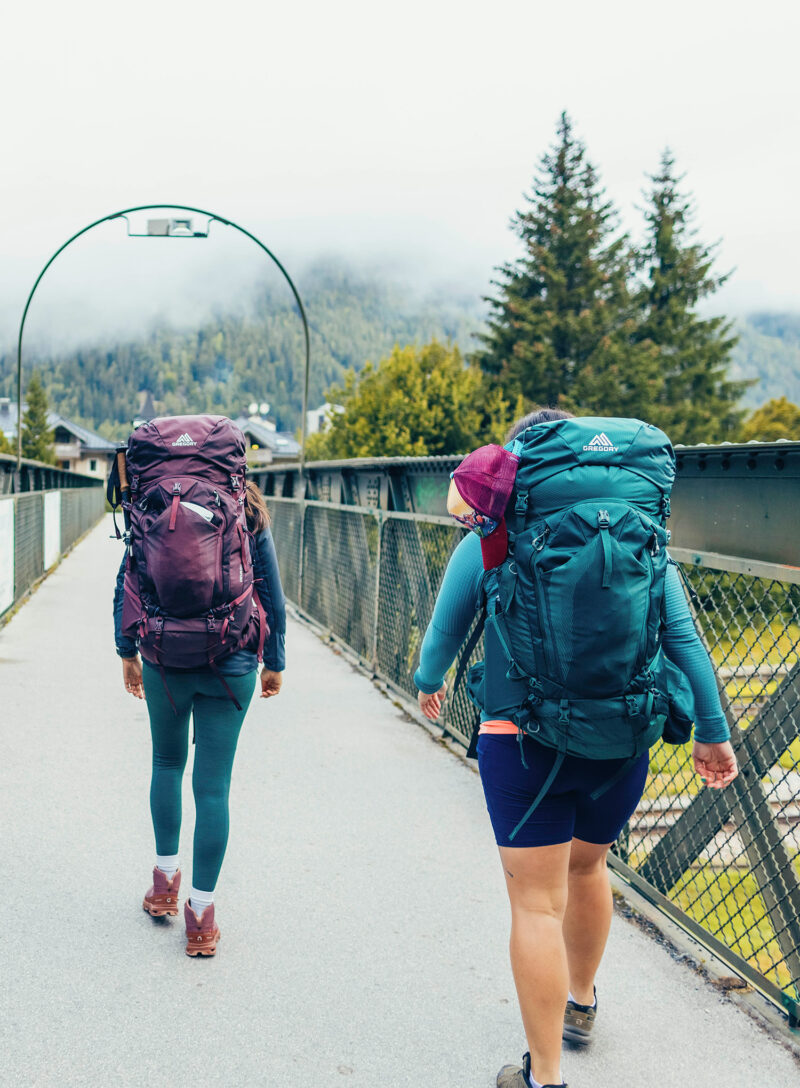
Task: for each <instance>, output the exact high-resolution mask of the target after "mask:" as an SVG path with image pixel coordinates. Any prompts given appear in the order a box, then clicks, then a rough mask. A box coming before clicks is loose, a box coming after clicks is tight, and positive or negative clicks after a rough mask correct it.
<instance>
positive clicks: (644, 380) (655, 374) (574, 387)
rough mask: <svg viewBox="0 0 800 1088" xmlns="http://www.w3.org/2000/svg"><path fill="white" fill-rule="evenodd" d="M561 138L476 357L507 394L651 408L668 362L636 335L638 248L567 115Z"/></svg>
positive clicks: (601, 409) (628, 410) (600, 407)
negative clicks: (621, 226)
mask: <svg viewBox="0 0 800 1088" xmlns="http://www.w3.org/2000/svg"><path fill="white" fill-rule="evenodd" d="M557 137H558V138H557V144H556V146H555V147H554V148H553V149H552V150H551V151H550V152H549V153H547V154H545V155H544V156H543V158H542V161H541V164H540V169H539V174H538V177H537V179H536V181H535V184H534V189H533V193H532V195H530V196H526V198H525V199H526V202H527V205H528V206H527V207H526V208H525V209H524V210H522V211H518V212H517V213H516V215H515V216H514V218H513V220H512V227H513V229H514V231H515V232H516V234H517V235H518V236H519V238H520V239H521V241H522V243H523V246H524V254H523V256H522V258H521V259H520V260H518V261H517V262H515V263H513V264H507V265H504V266H503V267H502V268H501V269H500V279H499V280H497V281H494V285H495V286H496V287H497V289H498V291H497V295H496V297H494V298H492V299H488V300H487V301H489V303H490V306H491V314H490V317H489V322H488V329H487V331H486V333H484V334H482V335H481V337H480V339H481V340H482V342H483V345H484V346H483V348H482V349H480V350H479V351H477V352H476V353H475V356H474V359H475V362H476V363H477V364H478V365H479V366H480V367H481V368H482V369H483V370H484V371H485V372H486V373H487V374H488V375H490V376H491V378H492V379H493V381H494V383H495V384H497V385H499V386H500V387H501V388H502V390H503V393H504V395H505V396H506V397H508V396H516V395H518V394H521V395H522V396H523V397H524V398H525V399H526V400H527V401H530V402H535V403H539V404H552V405H560V406H561V407H564V408H569V409H572V410H573V411H584V412H597V413H603V414H617V415H631V416H642V415H646V414H647V412H648V410H649V407H650V405H651V404H652V403H653V400H654V399H655V397H656V396H657V394H658V392H659V389H660V380H661V379H660V367H659V364H658V352H657V351H656V350H655V349H654V348H653V347H652V346H651V345H649V344H647V343H643V342H641V341H637V339H636V338H635V336H634V332H635V326H636V322H635V316H636V313H635V306H634V300H633V299H632V298H631V295H630V291H629V276H630V269H631V260H632V258H631V253H630V248H629V246H628V243H627V239H626V237H625V236H624V235H620V234H618V233H617V231H616V224H617V217H616V213H615V211H614V209H613V207H612V205H611V203H610V202H609V201H608V200H606V198H605V195H604V191H603V189H602V188H601V186H600V184H599V182H598V180H597V174H596V172H595V170H594V167H593V166H592V165H591V164H590V163H589V161H588V160H587V158H586V150H585V147H584V145H583V143H581V141H580V140H578V139H576V137H575V136H574V135H573V131H572V124H571V122H570V119H569V117H568V116H567V115H566V114H562V116H561V120H560V122H559V125H558V133H557Z"/></svg>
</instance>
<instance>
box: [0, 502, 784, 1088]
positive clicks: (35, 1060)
mask: <svg viewBox="0 0 800 1088" xmlns="http://www.w3.org/2000/svg"><path fill="white" fill-rule="evenodd" d="M108 535H109V522H108V521H104V522H103V523H102V524H101V525H100V526H99V527H98V528H97V529H95V530H94V531H93V532H92V533H91V534H90V535H89V536H88V537H87V539H86V540H85V541H84V542H83V543H81V544H80V545H79V546H78V547H77V548H76V549H75V551H74V552H73V553H72V554H71V555H70V556H68V557H67V558H66V559H65V560H64V562H63V563H62V564H61V565H60V566H59V567H58V568H57V569H56V571H55V572H54V573H53V574H52V575H51V576H50V577H49V578H47V580H46V581H45V582H44V583H43V584H42V586H41V587H40V588H39V589H38V591H37V592H36V593H35V594H34V596H33V598H32V599H31V600H30V601H29V602H28V603H27V604H25V606H24V607H23V608H22V609H21V610H20V611H19V612H18V614H17V615H16V616H14V618H13V619H12V620H11V621H10V623H9V624H8V625H7V626H5V627H4V628H3V629H2V631H0V691H1V692H2V695H1V696H0V729H1V730H2V744H3V758H2V760H0V796H2V799H3V801H2V804H3V812H4V820H3V826H4V834H3V836H2V850H1V851H0V852H1V853H2V866H1V868H2V872H3V874H4V881H3V889H4V893H5V894H4V898H5V906H6V917H5V923H4V926H3V938H4V942H3V944H4V949H3V956H2V963H0V1010H2V1011H1V1012H0V1054H2V1062H0V1083H2V1085H4V1086H9V1088H11V1086H22V1085H24V1086H36V1088H39V1086H41V1088H45V1086H47V1088H49V1086H56V1085H58V1086H59V1088H61V1086H67V1085H88V1086H92V1088H94V1086H99V1085H147V1084H150V1085H161V1084H165V1085H169V1086H170V1088H195V1086H199V1085H203V1086H205V1085H224V1086H225V1088H239V1086H246V1088H250V1086H255V1085H267V1086H278V1085H297V1086H300V1085H306V1084H307V1085H314V1086H320V1088H333V1086H347V1085H352V1086H353V1088H357V1086H359V1085H362V1086H367V1085H369V1086H371V1088H372V1086H377V1085H380V1086H385V1088H421V1086H429V1088H472V1086H474V1088H490V1086H491V1085H493V1084H494V1076H495V1073H496V1070H497V1068H498V1067H499V1066H500V1065H501V1064H502V1063H503V1062H505V1061H507V1060H509V1059H518V1058H519V1056H520V1055H521V1053H522V1051H523V1049H524V1038H523V1034H522V1029H521V1025H520V1019H519V1014H518V1011H517V1007H516V1003H515V996H514V987H513V982H512V978H511V973H510V969H509V965H508V957H507V926H508V917H507V916H508V910H507V904H506V899H505V892H504V888H503V882H502V879H501V871H500V867H499V863H498V859H497V855H496V851H495V847H494V843H493V840H492V836H491V832H490V828H489V823H488V820H487V818H486V814H485V810H484V805H483V797H482V794H481V790H480V785H479V782H478V779H477V776H476V775H475V773H474V772H473V771H472V770H471V769H470V768H469V767H467V766H466V765H465V764H464V763H463V762H462V761H461V760H459V759H458V758H456V757H455V756H453V755H452V754H450V753H449V752H448V751H447V750H445V749H443V748H442V747H441V746H439V745H437V744H435V743H434V741H433V740H432V738H431V737H430V735H429V734H428V733H427V732H426V731H424V730H423V729H421V728H420V727H419V726H418V725H416V724H414V723H413V722H411V721H409V720H407V719H406V718H405V717H404V716H403V714H402V713H401V712H400V711H399V710H398V709H397V708H396V707H395V706H394V705H393V704H392V703H391V702H390V701H389V700H387V699H386V698H385V697H384V696H383V695H382V694H381V693H380V692H379V691H377V690H376V689H375V688H374V687H373V686H372V685H371V684H370V683H369V681H368V680H367V679H365V678H364V677H363V676H362V675H361V674H360V673H358V672H357V671H355V670H354V669H353V668H352V667H351V666H350V665H349V664H348V663H347V661H346V660H344V659H343V658H342V657H341V656H337V654H335V653H333V652H331V649H330V648H329V647H327V646H326V645H324V644H323V643H322V642H321V641H319V640H318V639H317V638H316V637H315V635H314V634H313V633H312V632H310V631H309V630H308V629H307V628H305V627H304V626H302V625H300V624H299V623H297V622H292V623H291V627H290V630H289V635H288V639H287V643H288V659H289V667H288V670H287V673H286V678H285V687H284V691H283V693H282V694H281V696H280V697H279V698H278V699H273V700H270V701H268V702H263V701H255V702H254V703H253V705H252V707H251V710H250V712H249V713H248V716H247V720H246V722H245V726H244V729H243V732H242V738H241V743H240V749H239V753H238V756H237V764H236V767H235V770H234V782H233V790H232V828H231V840H230V846H229V850H228V855H227V857H226V861H225V865H224V868H223V872H222V878H221V881H220V884H219V888H218V895H217V903H218V916H219V920H220V923H221V928H222V940H221V943H220V950H219V953H218V955H217V956H216V958H214V959H211V960H192V959H189V958H187V957H186V956H184V955H183V941H182V926H181V925H180V924H179V921H178V920H177V919H176V920H174V921H172V922H168V923H167V924H159V923H154V922H153V921H152V920H151V919H150V918H149V917H148V916H146V915H145V914H144V913H143V912H142V910H141V909H140V902H141V896H142V892H143V891H144V889H145V887H146V886H147V884H148V882H149V869H150V866H151V864H152V855H153V844H152V841H151V831H150V826H149V814H148V808H147V789H148V772H149V759H150V752H149V736H148V726H147V715H146V710H145V707H144V705H143V704H141V703H139V702H137V701H134V700H133V699H131V698H130V697H129V696H126V694H125V693H124V691H123V689H122V685H121V682H120V668H119V663H118V660H117V658H116V655H115V653H114V647H113V638H112V628H111V592H112V585H113V580H114V574H115V569H116V565H117V563H118V561H119V558H120V550H119V545H117V544H115V543H113V542H112V541H110V540H109V539H108ZM185 813H186V821H185V828H184V833H183V836H182V850H181V853H182V858H183V865H184V871H185V873H186V877H187V879H188V877H189V876H190V847H191V830H192V814H193V806H192V801H191V793H190V789H189V777H188V774H187V778H186V796H185ZM599 989H600V993H601V1001H602V1012H601V1016H600V1020H599V1030H598V1037H597V1040H596V1042H595V1044H594V1045H593V1047H592V1048H591V1049H590V1050H589V1051H588V1052H586V1053H566V1054H565V1057H564V1071H565V1074H566V1075H567V1079H568V1081H569V1083H570V1085H571V1086H573V1088H649V1086H651V1085H652V1086H656V1085H658V1086H659V1088H661V1086H664V1085H667V1084H669V1085H676V1086H678V1085H681V1086H682V1085H686V1086H689V1085H692V1086H706V1085H712V1084H717V1083H724V1084H725V1085H726V1086H727V1088H766V1086H769V1088H789V1086H790V1085H796V1084H797V1083H798V1069H797V1065H796V1064H795V1059H794V1058H793V1056H792V1055H791V1054H790V1053H789V1052H788V1051H787V1050H786V1049H784V1048H783V1047H782V1046H781V1045H780V1044H779V1043H777V1042H776V1041H775V1039H774V1038H771V1037H770V1036H769V1035H768V1034H767V1033H766V1032H765V1031H763V1030H762V1029H761V1028H760V1027H759V1026H758V1025H757V1024H756V1023H755V1022H754V1021H753V1020H752V1019H751V1018H750V1017H749V1016H747V1015H746V1014H745V1013H744V1012H742V1011H741V1010H740V1009H738V1008H737V1007H735V1006H734V1005H733V1004H731V1003H730V1002H728V1001H727V1000H726V999H725V998H724V997H722V996H721V995H720V994H719V993H718V991H717V990H715V989H714V988H713V987H712V986H710V985H709V984H708V983H707V982H705V981H704V980H703V979H702V978H701V977H699V976H698V975H697V974H696V973H694V972H692V971H691V970H690V969H688V968H687V967H686V966H685V965H683V964H680V963H677V962H675V960H674V959H673V958H672V957H671V956H670V954H669V952H668V951H667V950H665V949H664V948H663V947H662V946H661V945H660V944H658V943H657V942H655V941H653V940H652V939H651V938H650V937H649V936H648V935H647V934H645V933H643V932H642V931H641V929H639V928H638V927H636V926H635V925H632V924H631V923H629V922H627V921H626V920H625V919H624V918H622V917H617V918H616V919H615V922H614V926H613V929H612V935H611V941H610V946H609V949H608V953H607V957H606V960H605V962H604V964H603V967H602V971H601V976H600V979H599Z"/></svg>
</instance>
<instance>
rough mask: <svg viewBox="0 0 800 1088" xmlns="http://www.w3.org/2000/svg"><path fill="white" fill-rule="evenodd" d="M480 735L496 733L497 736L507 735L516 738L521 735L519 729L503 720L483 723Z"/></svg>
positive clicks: (497, 719)
mask: <svg viewBox="0 0 800 1088" xmlns="http://www.w3.org/2000/svg"><path fill="white" fill-rule="evenodd" d="M478 733H479V734H480V733H494V734H496V735H497V734H503V733H506V734H512V735H514V736H516V734H517V733H519V729H517V727H516V725H514V723H513V722H510V721H507V720H505V719H503V718H492V719H491V720H490V721H488V722H481V727H480V729H479V730H478Z"/></svg>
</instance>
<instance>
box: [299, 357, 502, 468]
mask: <svg viewBox="0 0 800 1088" xmlns="http://www.w3.org/2000/svg"><path fill="white" fill-rule="evenodd" d="M326 396H327V399H328V401H329V402H330V403H331V404H339V405H341V407H342V408H344V411H343V412H342V413H334V414H333V417H332V420H331V427H330V430H328V431H327V432H325V433H323V434H315V435H311V436H310V437H309V439H308V443H307V448H306V454H307V457H308V458H309V459H310V460H321V459H327V458H331V459H338V458H346V457H425V456H432V455H434V454H458V453H468V452H469V450H471V449H473V448H474V447H475V446H480V445H484V444H485V443H486V442H490V441H491V440H492V439H495V440H501V439H502V437H503V434H504V432H505V430H506V429H507V427H508V424H509V423H510V422H511V413H510V411H509V405H508V404H507V403H506V402H505V401H504V400H503V398H502V397H500V396H498V395H497V393H494V394H491V395H489V396H488V397H487V391H486V389H485V387H484V378H483V375H482V374H481V372H480V371H479V370H478V369H477V368H476V367H465V366H464V360H463V357H462V355H461V352H460V351H459V350H458V348H457V347H452V346H450V347H448V346H447V345H444V344H440V343H438V342H437V341H435V340H434V341H433V342H432V343H430V344H426V345H425V346H424V347H422V348H418V347H415V346H414V345H411V346H408V347H404V348H400V347H395V349H394V351H393V352H392V353H391V355H390V356H389V357H388V358H387V359H383V360H382V361H381V362H380V363H379V364H378V365H377V366H373V365H372V364H371V363H367V365H366V366H365V367H364V369H363V370H362V371H361V373H360V374H358V375H356V373H355V371H350V372H349V373H348V374H347V376H346V378H345V382H344V384H343V385H341V386H333V387H332V388H331V389H329V390H328V392H327V394H326ZM487 415H488V416H490V417H491V418H492V424H491V425H490V426H489V427H488V428H487V425H486V418H487Z"/></svg>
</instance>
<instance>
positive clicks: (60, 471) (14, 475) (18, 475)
mask: <svg viewBox="0 0 800 1088" xmlns="http://www.w3.org/2000/svg"><path fill="white" fill-rule="evenodd" d="M101 484H102V481H101V480H98V479H96V478H95V477H93V476H85V475H84V474H83V473H80V472H71V471H70V470H69V469H66V468H57V467H56V466H55V465H46V464H44V463H43V462H41V461H25V460H23V461H22V463H21V464H20V466H19V468H17V459H16V457H12V456H11V455H10V454H7V453H0V496H2V495H23V494H27V492H29V491H50V490H53V489H56V488H58V489H61V490H63V489H65V488H75V489H77V488H84V487H86V488H91V487H100V486H101Z"/></svg>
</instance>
